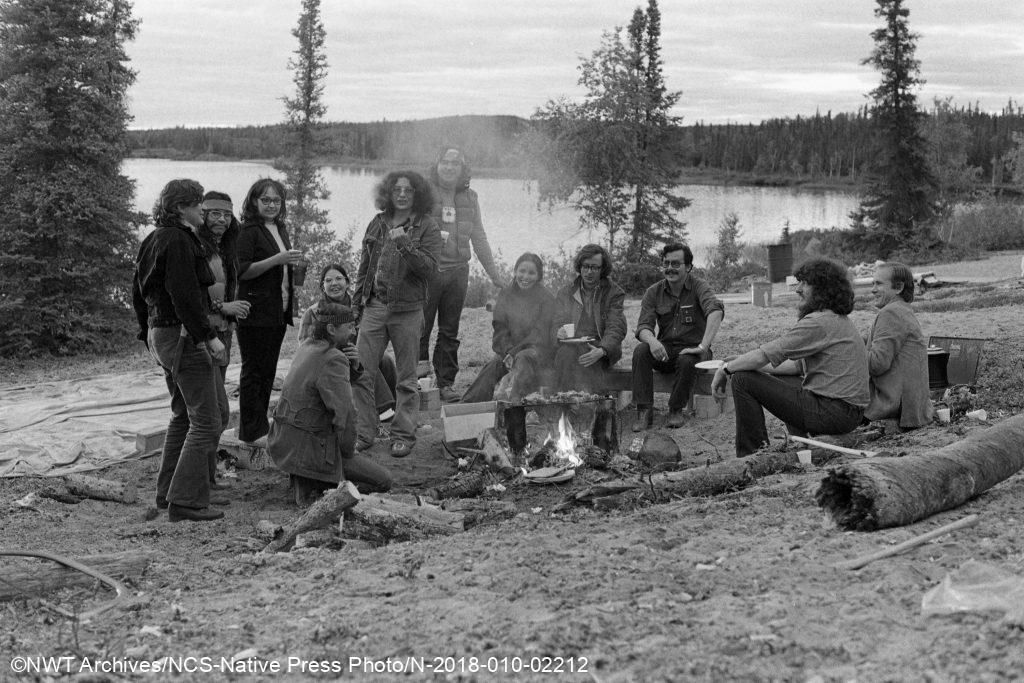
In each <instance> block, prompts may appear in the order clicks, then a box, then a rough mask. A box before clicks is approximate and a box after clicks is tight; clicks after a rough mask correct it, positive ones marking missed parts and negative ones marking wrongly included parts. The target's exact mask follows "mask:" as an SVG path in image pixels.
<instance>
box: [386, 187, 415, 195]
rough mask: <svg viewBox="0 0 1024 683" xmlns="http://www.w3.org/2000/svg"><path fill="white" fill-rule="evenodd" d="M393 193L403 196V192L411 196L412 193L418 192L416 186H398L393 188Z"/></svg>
mask: <svg viewBox="0 0 1024 683" xmlns="http://www.w3.org/2000/svg"><path fill="white" fill-rule="evenodd" d="M391 194H393V195H395V196H398V197H400V196H402V195H403V194H407V195H409V196H412V195H414V194H416V188H414V187H396V188H395V189H393V190H391Z"/></svg>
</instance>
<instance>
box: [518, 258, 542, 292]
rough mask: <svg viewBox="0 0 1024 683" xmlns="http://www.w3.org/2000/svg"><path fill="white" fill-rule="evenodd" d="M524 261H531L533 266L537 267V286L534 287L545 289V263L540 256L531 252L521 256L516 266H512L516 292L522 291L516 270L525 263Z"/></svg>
mask: <svg viewBox="0 0 1024 683" xmlns="http://www.w3.org/2000/svg"><path fill="white" fill-rule="evenodd" d="M524 261H529V262H530V263H532V264H533V265H535V266H537V284H536V285H534V287H537V286H538V285H539V286H540V287H541V289H543V284H542V283H543V282H544V261H542V260H541V258H540V256H537V255H536V254H534V253H531V252H529V251H528V252H526V253H525V254H523V255H522V256H520V257H519V258H517V259H516V264H515V265H514V266H512V288H513V289H516V290H519V289H520V287H519V283H518V282H516V269H517V268H519V264H520V263H523V262H524ZM531 289H532V288H531Z"/></svg>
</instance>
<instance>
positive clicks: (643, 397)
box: [633, 342, 711, 410]
mask: <svg viewBox="0 0 1024 683" xmlns="http://www.w3.org/2000/svg"><path fill="white" fill-rule="evenodd" d="M687 346H688V345H687V344H665V351H667V352H668V358H667V359H666V360H657V359H656V358H655V357H654V354H652V353H651V347H650V345H649V344H647V343H646V342H640V344H638V345H637V347H636V348H635V349H633V401H634V402H635V403H636V407H637V408H650V407H651V406H653V405H654V374H653V373H654V371H655V370H657V371H658V372H661V373H664V374H673V373H674V374H675V381H674V382H672V393H671V394H669V397H668V409H669V410H682V409H683V407H684V406H685V405H686V404H687V403H689V402H690V394H692V393H693V385H694V383H695V382H696V381H697V363H699V362H700V361H702V360H708V359H709V358H711V350H710V349H708V350H707V351H705V352H704V353H703V354H701V355H699V356H697V355H694V354H691V353H679V352H680V351H682V350H683V349H685V348H687Z"/></svg>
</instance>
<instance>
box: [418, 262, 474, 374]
mask: <svg viewBox="0 0 1024 683" xmlns="http://www.w3.org/2000/svg"><path fill="white" fill-rule="evenodd" d="M468 288H469V264H466V265H465V266H459V267H458V268H453V269H451V270H442V271H440V272H439V273H437V274H436V275H434V279H433V280H432V281H431V283H430V289H429V291H428V292H427V303H426V304H424V306H423V333H422V334H421V335H420V355H419V359H420V360H427V359H428V358H429V356H428V355H427V351H428V347H429V346H430V333H431V331H432V330H433V329H434V316H435V315H436V316H437V342H436V343H435V344H434V376H435V377H436V378H437V386H439V387H450V386H451V385H452V384H454V383H455V375H456V374H457V373H458V371H459V320H460V319H461V318H462V307H463V305H465V303H466V290H467V289H468Z"/></svg>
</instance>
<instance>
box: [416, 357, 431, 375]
mask: <svg viewBox="0 0 1024 683" xmlns="http://www.w3.org/2000/svg"><path fill="white" fill-rule="evenodd" d="M433 370H434V368H433V367H431V365H430V361H429V360H421V361H420V362H419V363H417V364H416V379H422V378H424V377H430V373H431V372H432V371H433Z"/></svg>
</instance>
